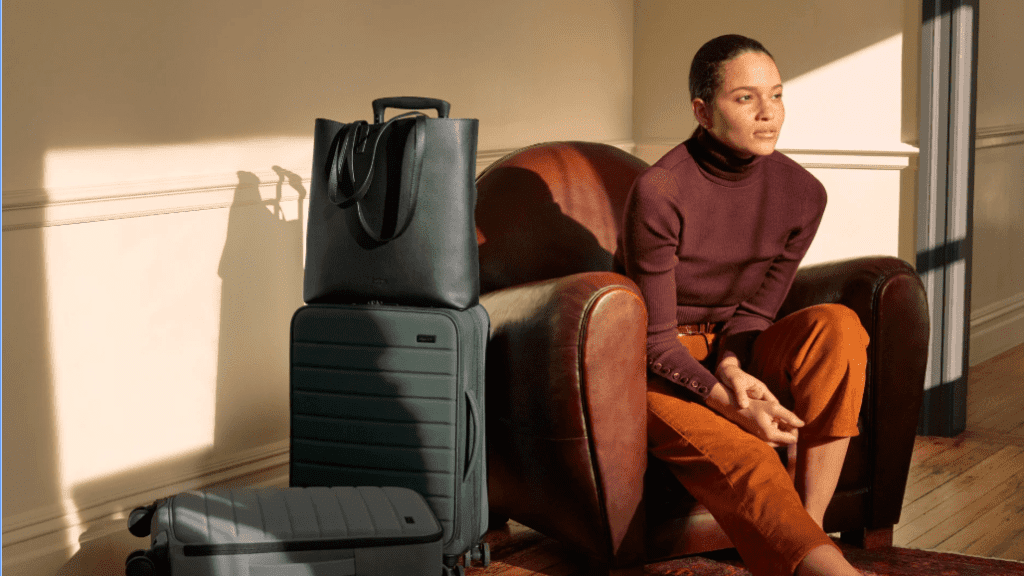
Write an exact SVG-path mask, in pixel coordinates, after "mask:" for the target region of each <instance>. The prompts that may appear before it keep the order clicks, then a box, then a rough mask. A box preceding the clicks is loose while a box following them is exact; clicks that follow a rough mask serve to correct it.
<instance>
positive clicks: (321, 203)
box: [303, 97, 480, 310]
mask: <svg viewBox="0 0 1024 576" xmlns="http://www.w3.org/2000/svg"><path fill="white" fill-rule="evenodd" d="M386 108H399V109H411V110H421V109H429V108H433V109H435V110H437V114H438V117H437V118H429V117H427V116H426V115H425V114H423V113H421V112H407V113H404V114H400V115H398V116H395V117H394V118H392V119H390V120H388V121H387V122H385V121H384V110H385V109H386ZM449 110H450V105H449V104H448V102H445V101H443V100H437V99H433V98H412V97H400V98H381V99H378V100H374V101H373V116H374V122H373V124H368V123H367V122H365V121H357V122H352V123H349V124H343V123H340V122H335V121H333V120H327V119H323V118H321V119H317V121H316V127H315V134H314V141H313V175H312V182H311V184H310V206H309V220H308V224H307V232H306V268H305V273H304V278H303V300H305V301H306V302H308V303H314V302H317V303H322V302H335V303H350V304H359V303H367V302H380V303H384V304H400V305H406V306H434V307H442V308H453V309H456V310H464V309H466V308H469V307H470V306H473V305H475V304H477V302H478V300H479V296H480V268H479V259H478V252H477V242H476V223H475V218H474V210H475V208H476V183H475V175H476V174H475V173H476V148H477V132H478V125H479V121H478V120H476V119H453V118H448V113H449Z"/></svg>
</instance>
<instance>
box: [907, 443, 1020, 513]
mask: <svg viewBox="0 0 1024 576" xmlns="http://www.w3.org/2000/svg"><path fill="white" fill-rule="evenodd" d="M1001 447H1002V446H1000V445H999V444H994V443H990V442H985V441H973V440H970V439H964V438H962V437H958V438H953V439H950V440H949V443H948V445H947V448H946V449H945V450H942V451H940V452H938V453H936V454H934V455H932V456H931V457H930V458H927V459H925V460H924V461H923V462H921V463H920V464H918V465H917V466H915V467H914V468H912V472H913V476H911V477H910V478H908V482H907V489H906V491H905V492H904V498H903V501H904V506H907V505H908V504H912V503H913V502H914V501H916V500H918V499H919V498H921V497H923V496H925V495H926V494H928V493H929V492H931V491H932V490H935V489H936V488H938V487H939V486H942V485H943V484H945V483H946V482H949V481H950V480H952V479H953V478H955V477H956V476H958V475H959V474H960V473H962V472H963V471H964V470H967V469H969V468H971V467H972V466H974V465H976V464H978V463H979V462H981V461H983V460H985V459H986V458H988V457H989V456H991V455H993V454H995V453H996V452H998V451H999V449H1000V448H1001Z"/></svg>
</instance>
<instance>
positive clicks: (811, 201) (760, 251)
mask: <svg viewBox="0 0 1024 576" xmlns="http://www.w3.org/2000/svg"><path fill="white" fill-rule="evenodd" d="M825 200H826V197H825V188H824V186H822V185H821V182H819V181H818V180H817V179H816V178H815V177H814V176H812V175H811V174H810V173H809V172H808V171H807V170H805V169H804V168H803V167H801V166H800V165H799V164H797V163H796V162H794V161H793V160H791V159H789V158H787V157H786V156H784V155H783V154H781V153H779V152H773V153H772V154H771V155H769V156H754V157H753V158H749V159H741V158H739V157H737V156H736V155H735V154H734V153H733V152H732V150H731V149H730V148H728V147H726V146H725V145H723V144H722V143H720V142H719V141H718V140H716V139H715V138H714V137H713V136H711V135H710V134H708V133H707V132H705V131H703V130H698V133H697V135H696V136H695V137H693V138H690V139H689V140H687V141H686V142H683V143H682V144H680V145H679V146H676V147H675V148H673V149H672V150H671V151H670V152H669V153H668V154H666V155H665V156H664V157H662V158H661V160H659V161H658V162H657V163H656V164H654V166H652V167H650V168H649V169H647V170H646V171H644V172H643V173H642V174H641V175H640V176H639V177H638V178H637V180H636V182H635V183H634V184H633V189H632V191H631V192H630V194H629V198H628V200H627V202H626V210H625V215H624V222H623V227H622V234H621V236H620V237H619V244H618V249H617V250H616V253H615V259H616V263H617V264H618V265H619V267H620V269H622V270H624V271H625V273H626V275H627V276H629V277H630V278H632V279H633V280H634V281H635V282H636V283H637V285H638V286H639V287H640V292H641V293H642V295H643V297H644V301H645V302H646V304H647V312H648V324H647V362H648V368H649V369H650V370H651V371H652V372H653V373H655V374H657V375H659V376H662V377H665V378H667V379H669V380H670V381H672V382H674V383H677V384H679V385H681V386H683V389H685V390H687V391H689V392H691V393H693V394H694V396H693V398H694V399H695V400H702V399H705V398H707V395H708V394H709V393H710V391H711V388H712V387H713V386H714V385H715V383H716V382H717V381H718V379H717V378H716V377H715V375H714V374H712V373H711V371H710V370H708V368H705V367H704V366H703V365H701V364H700V363H699V362H697V360H695V359H694V358H693V356H691V355H690V353H689V352H688V351H687V350H686V348H684V347H683V346H682V345H681V344H680V343H679V342H678V341H677V339H676V336H677V333H678V332H677V330H676V327H677V326H678V325H679V324H697V323H703V322H722V323H723V324H722V327H721V329H720V331H719V335H720V338H721V340H720V342H721V344H720V346H719V357H718V358H717V359H715V358H712V359H711V361H713V362H717V360H719V359H721V357H722V356H723V355H724V354H727V353H732V354H735V355H736V356H737V358H738V359H739V361H740V365H741V366H742V367H743V368H746V367H747V359H748V357H749V355H750V347H751V345H752V343H753V339H754V338H755V337H756V336H757V334H760V333H761V332H762V331H763V330H764V329H765V328H767V327H768V326H770V325H771V323H772V322H773V321H774V320H775V315H776V314H777V313H778V311H779V307H780V306H781V305H782V301H783V299H784V298H785V297H786V294H787V293H788V292H789V287H790V286H791V285H792V283H793V277H794V276H795V274H796V270H797V266H798V265H799V264H800V260H801V259H802V258H803V257H804V254H806V252H807V248H808V247H809V246H810V245H811V240H813V239H814V234H815V232H816V231H817V230H818V224H819V223H820V222H821V216H822V213H823V212H824V210H825ZM675 375H678V376H675Z"/></svg>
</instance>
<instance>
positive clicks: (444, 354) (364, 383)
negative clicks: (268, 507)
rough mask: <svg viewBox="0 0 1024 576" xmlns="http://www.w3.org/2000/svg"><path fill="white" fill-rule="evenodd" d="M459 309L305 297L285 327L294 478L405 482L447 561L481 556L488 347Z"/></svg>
mask: <svg viewBox="0 0 1024 576" xmlns="http://www.w3.org/2000/svg"><path fill="white" fill-rule="evenodd" d="M489 330H490V321H489V318H488V316H487V311H486V310H484V308H483V307H482V306H480V305H476V306H472V307H470V308H468V309H466V310H452V309H445V308H426V307H407V306H391V305H374V304H369V305H341V304H310V305H307V306H303V307H302V308H299V309H298V310H297V311H296V312H295V314H294V316H293V317H292V325H291V376H290V379H291V385H290V388H291V391H290V397H291V400H290V401H291V464H290V483H291V485H292V486H349V485H361V486H367V485H369V486H374V485H376V486H404V487H407V488H411V489H413V490H416V491H417V492H419V493H420V494H422V495H423V497H424V498H425V499H426V500H427V503H428V504H429V505H430V507H431V508H432V510H433V511H434V514H435V515H436V516H437V519H438V521H439V522H440V524H441V526H442V528H443V530H444V555H445V558H444V560H445V564H446V565H448V566H454V564H455V563H456V562H457V561H458V558H459V556H461V555H462V554H464V553H466V554H467V556H466V564H467V565H468V564H469V560H470V559H482V560H483V561H484V563H485V564H486V563H487V562H488V561H489V556H490V553H489V549H488V548H487V545H486V544H481V543H480V539H481V537H482V536H483V534H484V532H485V531H486V529H487V517H488V510H487V484H486V482H487V471H486V467H485V466H486V464H485V457H486V450H485V444H484V430H485V427H484V412H483V408H484V384H483V382H484V356H485V349H486V344H487V339H488V332H489Z"/></svg>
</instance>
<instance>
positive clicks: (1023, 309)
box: [969, 292, 1024, 366]
mask: <svg viewBox="0 0 1024 576" xmlns="http://www.w3.org/2000/svg"><path fill="white" fill-rule="evenodd" d="M1020 344H1024V292H1019V293H1017V294H1015V295H1013V296H1011V297H1009V298H1006V299H1004V300H1000V301H998V302H994V303H992V304H989V305H988V306H984V307H982V308H979V309H977V310H973V311H972V312H971V349H970V360H969V363H970V365H971V366H973V365H975V364H978V363H980V362H984V361H985V360H988V359H989V358H992V357H994V356H998V355H999V354H1002V353H1003V352H1006V351H1007V350H1009V349H1011V348H1013V347H1015V346H1019V345H1020Z"/></svg>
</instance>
